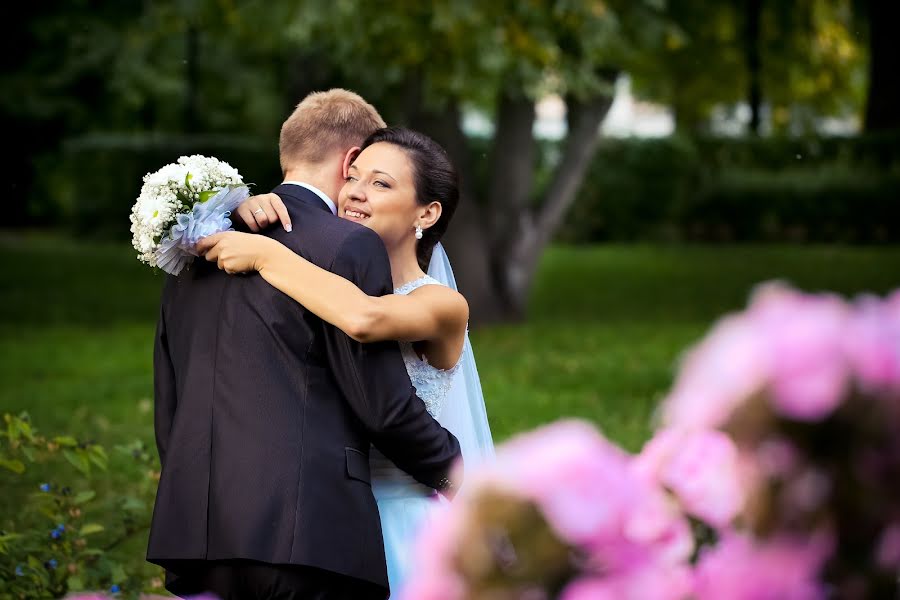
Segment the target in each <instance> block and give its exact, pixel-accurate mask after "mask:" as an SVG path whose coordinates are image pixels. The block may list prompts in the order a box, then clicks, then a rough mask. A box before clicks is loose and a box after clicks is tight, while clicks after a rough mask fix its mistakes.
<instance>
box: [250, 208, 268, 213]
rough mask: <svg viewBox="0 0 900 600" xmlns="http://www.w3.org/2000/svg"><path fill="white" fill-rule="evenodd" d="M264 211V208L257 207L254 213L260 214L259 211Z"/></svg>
mask: <svg viewBox="0 0 900 600" xmlns="http://www.w3.org/2000/svg"><path fill="white" fill-rule="evenodd" d="M264 212H266V211H264V210H263V209H262V208H257V209H256V210H254V211H253V214H254V215H258V214H259V213H264Z"/></svg>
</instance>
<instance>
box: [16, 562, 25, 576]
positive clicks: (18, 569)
mask: <svg viewBox="0 0 900 600" xmlns="http://www.w3.org/2000/svg"><path fill="white" fill-rule="evenodd" d="M24 574H25V571H23V570H22V565H16V577H21V576H22V575H24Z"/></svg>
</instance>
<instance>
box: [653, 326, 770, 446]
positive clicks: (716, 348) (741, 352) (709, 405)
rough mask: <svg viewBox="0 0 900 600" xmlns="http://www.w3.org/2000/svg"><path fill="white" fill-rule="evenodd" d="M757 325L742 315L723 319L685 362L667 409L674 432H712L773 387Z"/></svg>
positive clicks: (666, 403)
mask: <svg viewBox="0 0 900 600" xmlns="http://www.w3.org/2000/svg"><path fill="white" fill-rule="evenodd" d="M765 342H766V340H765V339H764V337H763V336H762V335H761V332H760V331H759V330H758V328H757V327H756V326H755V324H754V323H753V322H752V321H751V320H750V319H748V318H746V317H745V316H743V315H731V316H727V317H724V318H723V319H721V320H720V321H719V322H718V323H717V324H716V325H715V327H714V328H713V329H712V331H711V332H710V333H709V334H708V335H707V336H706V338H704V339H703V340H702V341H701V342H700V343H699V344H698V345H697V346H696V347H694V348H693V349H691V350H690V351H689V352H688V354H687V355H686V356H685V358H684V360H683V362H682V366H681V369H680V371H679V373H678V377H677V379H676V381H675V385H674V387H673V390H672V392H671V393H670V395H669V396H668V398H667V399H666V400H665V403H664V405H663V420H664V422H665V423H666V424H667V425H669V426H676V427H683V428H688V429H712V428H716V427H719V426H721V425H723V424H724V423H725V421H727V420H728V417H729V416H730V415H731V413H732V412H733V411H734V409H735V408H736V407H737V406H738V405H740V404H741V403H742V402H744V401H746V400H747V399H748V398H749V397H751V396H753V395H754V394H756V393H757V392H760V391H762V389H763V388H764V387H765V385H766V384H767V382H768V381H769V376H770V371H771V365H770V360H771V358H772V357H771V355H770V353H769V348H768V347H767V345H766V343H765Z"/></svg>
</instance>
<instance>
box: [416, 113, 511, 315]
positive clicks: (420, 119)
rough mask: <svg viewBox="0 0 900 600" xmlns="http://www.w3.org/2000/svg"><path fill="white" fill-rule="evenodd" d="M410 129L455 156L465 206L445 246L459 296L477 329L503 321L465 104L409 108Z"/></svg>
mask: <svg viewBox="0 0 900 600" xmlns="http://www.w3.org/2000/svg"><path fill="white" fill-rule="evenodd" d="M408 110H411V111H412V114H410V115H409V117H408V119H409V124H410V127H412V128H414V129H418V130H419V131H422V132H423V133H426V134H428V135H430V136H431V137H433V138H434V139H435V140H437V142H438V143H440V144H441V145H442V146H443V147H444V148H445V149H446V150H447V153H448V154H449V155H450V158H451V159H452V160H453V163H454V164H455V165H456V168H457V170H458V172H459V178H460V188H459V192H460V193H459V206H458V207H457V209H456V214H455V215H454V216H453V223H451V224H450V228H449V229H448V231H447V236H446V238H445V239H444V242H445V243H446V246H447V253H448V255H449V256H450V258H451V260H452V262H453V272H454V275H455V276H456V283H457V285H458V286H459V291H460V292H461V293H462V294H463V295H464V296H465V297H466V300H468V302H469V308H470V314H471V321H472V322H473V323H475V324H478V323H486V322H496V321H501V320H503V319H504V318H505V317H506V314H507V311H506V310H505V307H504V305H503V297H502V295H501V294H499V293H498V291H497V287H496V282H495V280H494V278H493V274H492V272H491V248H490V244H489V237H488V230H487V227H486V226H485V219H484V214H483V212H484V211H483V209H482V207H481V206H480V205H479V203H478V202H477V195H476V191H475V182H474V180H473V169H472V163H471V156H470V153H469V146H468V141H467V139H466V135H465V133H463V130H462V120H461V114H460V111H459V104H458V103H457V102H456V101H455V100H448V101H447V102H446V104H445V106H444V107H443V108H442V109H440V110H438V111H432V110H425V109H424V108H423V107H422V105H421V104H419V105H418V106H412V105H408Z"/></svg>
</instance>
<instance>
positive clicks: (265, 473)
mask: <svg viewBox="0 0 900 600" xmlns="http://www.w3.org/2000/svg"><path fill="white" fill-rule="evenodd" d="M279 151H280V159H281V167H282V171H283V173H284V182H283V183H282V184H281V185H279V186H278V187H276V188H275V189H274V190H273V191H272V193H271V194H265V195H261V196H254V197H251V198H249V199H247V200H246V201H245V202H244V204H243V205H242V206H241V207H240V208H239V209H238V211H237V216H238V217H240V220H242V221H243V222H244V226H245V227H244V229H247V230H250V231H252V232H255V233H249V232H247V233H244V232H237V231H234V232H225V233H221V234H217V235H213V236H210V237H208V238H205V239H204V240H202V241H201V242H200V245H199V246H198V250H199V251H200V252H201V254H203V255H204V257H205V258H206V261H203V260H200V259H198V260H197V261H195V263H194V264H193V265H192V266H191V267H190V269H187V270H185V271H184V272H182V273H181V274H180V275H179V276H177V277H176V276H169V277H168V278H167V280H166V283H165V286H164V289H163V295H162V302H161V304H162V306H161V310H160V315H159V323H158V327H157V335H156V342H155V349H154V390H155V430H156V442H157V447H158V450H159V455H160V461H161V463H162V474H161V478H160V482H159V490H158V493H157V497H156V505H155V507H154V512H153V522H152V526H151V530H150V541H149V548H148V551H147V559H148V560H149V561H151V562H153V563H156V564H158V565H161V566H163V567H164V568H165V569H166V574H167V577H166V587H167V589H169V590H170V591H172V592H173V593H176V594H179V595H187V594H198V593H203V592H211V593H214V594H216V595H218V596H219V597H221V598H223V599H225V600H228V599H241V600H243V599H253V598H296V599H313V598H316V599H344V598H346V599H359V600H365V599H367V598H372V599H375V598H386V597H388V596H389V589H390V591H392V592H394V593H396V592H398V591H399V590H400V589H401V587H402V584H403V580H404V578H405V576H406V575H407V573H408V569H409V568H410V561H411V559H412V553H413V548H412V545H413V542H414V538H415V535H416V532H417V531H418V530H419V529H420V528H421V527H422V526H423V524H425V523H426V521H427V520H428V518H429V515H430V513H431V510H432V509H433V507H434V506H435V505H436V504H437V503H439V502H441V501H445V500H442V497H446V498H452V497H453V495H454V494H455V492H456V490H457V488H458V486H459V485H460V483H461V476H462V475H461V473H462V469H461V468H460V467H459V466H458V464H459V463H461V462H462V459H463V458H464V459H465V461H466V462H467V464H469V465H471V464H474V463H477V462H478V461H479V460H482V459H484V458H486V457H489V456H490V455H491V453H492V451H493V446H492V442H491V437H490V430H489V428H488V423H487V417H486V415H485V408H484V400H483V397H482V394H481V387H480V384H479V382H478V375H477V371H476V369H475V362H474V359H473V358H472V351H471V346H470V345H469V341H468V336H467V322H468V305H467V303H466V301H465V299H464V298H463V297H462V296H461V295H460V294H459V293H458V292H457V291H456V289H455V288H456V286H455V281H454V279H453V272H452V270H451V269H450V264H449V262H448V260H447V256H446V254H445V253H444V251H443V248H442V247H441V245H440V243H439V242H440V239H441V237H442V236H443V234H444V233H445V232H446V231H447V227H448V225H449V222H450V219H451V217H452V216H453V212H454V209H455V208H456V204H457V201H458V197H459V191H458V183H457V176H456V172H455V170H454V168H453V165H452V164H451V162H450V160H449V158H448V156H447V154H446V152H445V151H444V150H443V149H442V148H441V147H440V146H439V145H438V144H437V143H435V142H434V141H433V140H431V139H430V138H428V137H427V136H425V135H423V134H421V133H418V132H415V131H411V130H408V129H403V128H396V127H385V124H384V121H383V120H382V119H381V117H380V116H379V115H378V112H377V111H376V110H375V109H374V108H373V107H372V106H371V105H370V104H368V103H366V102H365V101H364V100H363V99H362V98H360V97H359V96H357V95H356V94H353V93H351V92H347V91H345V90H330V91H328V92H318V93H314V94H311V95H310V96H308V97H307V98H305V99H304V100H303V101H302V102H301V103H300V104H299V105H298V106H297V108H296V110H295V111H294V113H293V114H292V115H291V116H290V117H289V118H288V119H287V120H286V121H285V123H284V125H283V126H282V130H281V139H280V144H279ZM398 342H399V343H398ZM454 465H457V466H456V467H455V468H454Z"/></svg>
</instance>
